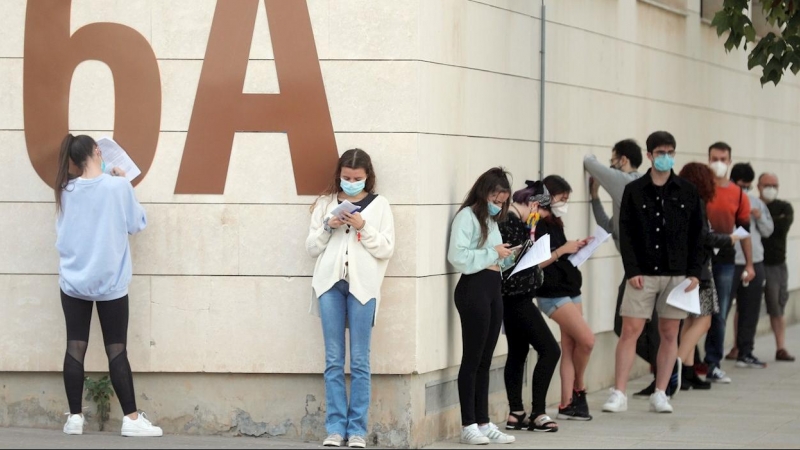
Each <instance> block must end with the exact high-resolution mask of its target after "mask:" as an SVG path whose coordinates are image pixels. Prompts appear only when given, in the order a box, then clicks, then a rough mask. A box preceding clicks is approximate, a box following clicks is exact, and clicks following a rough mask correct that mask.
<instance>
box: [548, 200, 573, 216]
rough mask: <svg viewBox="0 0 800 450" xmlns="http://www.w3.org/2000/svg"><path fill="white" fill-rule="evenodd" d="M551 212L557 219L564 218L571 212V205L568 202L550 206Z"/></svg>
mask: <svg viewBox="0 0 800 450" xmlns="http://www.w3.org/2000/svg"><path fill="white" fill-rule="evenodd" d="M550 211H552V213H553V215H554V216H556V217H564V216H566V215H567V212H568V211H569V205H568V204H567V202H560V203H556V204H554V205H550Z"/></svg>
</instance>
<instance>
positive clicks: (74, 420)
mask: <svg viewBox="0 0 800 450" xmlns="http://www.w3.org/2000/svg"><path fill="white" fill-rule="evenodd" d="M66 415H67V416H69V417H67V423H65V424H64V434H74V435H78V434H83V424H84V423H85V420H84V419H83V414H70V413H67V414H66Z"/></svg>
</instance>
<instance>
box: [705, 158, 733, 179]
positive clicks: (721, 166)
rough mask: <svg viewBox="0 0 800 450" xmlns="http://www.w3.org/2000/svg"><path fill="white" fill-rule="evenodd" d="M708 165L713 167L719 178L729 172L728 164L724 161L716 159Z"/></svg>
mask: <svg viewBox="0 0 800 450" xmlns="http://www.w3.org/2000/svg"><path fill="white" fill-rule="evenodd" d="M708 167H711V170H713V171H714V175H716V176H717V178H723V177H725V175H727V174H728V165H727V164H725V163H724V162H722V161H714V162H713V163H711V164H709V165H708Z"/></svg>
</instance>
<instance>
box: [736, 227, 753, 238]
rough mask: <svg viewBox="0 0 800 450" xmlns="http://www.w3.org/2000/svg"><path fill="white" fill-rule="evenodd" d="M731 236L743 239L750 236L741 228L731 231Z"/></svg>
mask: <svg viewBox="0 0 800 450" xmlns="http://www.w3.org/2000/svg"><path fill="white" fill-rule="evenodd" d="M733 234H734V235H735V236H741V237H743V238H746V237H747V236H750V233H748V232H747V230H745V229H744V228H742V227H738V228H736V229H735V230H733Z"/></svg>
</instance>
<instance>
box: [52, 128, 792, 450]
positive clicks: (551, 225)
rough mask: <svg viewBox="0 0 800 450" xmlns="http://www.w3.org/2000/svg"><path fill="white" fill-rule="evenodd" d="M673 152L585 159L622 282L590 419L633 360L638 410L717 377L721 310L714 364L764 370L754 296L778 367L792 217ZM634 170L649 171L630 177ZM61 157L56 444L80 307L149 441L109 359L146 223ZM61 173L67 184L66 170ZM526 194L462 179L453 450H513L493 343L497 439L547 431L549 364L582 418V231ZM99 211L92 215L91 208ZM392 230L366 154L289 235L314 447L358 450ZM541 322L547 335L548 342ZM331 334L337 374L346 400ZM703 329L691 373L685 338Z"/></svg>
mask: <svg viewBox="0 0 800 450" xmlns="http://www.w3.org/2000/svg"><path fill="white" fill-rule="evenodd" d="M676 151H677V143H676V141H675V138H674V137H673V136H672V135H671V134H670V133H668V132H664V131H658V132H655V133H652V134H651V135H650V136H649V137H648V138H647V140H646V152H645V154H644V155H643V153H642V149H641V148H640V147H639V145H638V144H637V143H636V142H635V141H634V140H632V139H627V140H623V141H620V142H618V143H617V144H616V145H615V146H614V147H613V148H612V150H611V160H610V166H606V165H604V164H602V163H600V162H598V160H597V158H595V157H594V156H587V157H586V158H585V160H584V167H585V169H586V171H587V172H588V173H589V174H590V175H591V177H592V178H591V181H590V186H589V191H590V196H591V203H592V211H593V213H594V216H595V219H596V222H597V223H598V225H600V226H601V227H602V228H604V229H606V230H607V231H608V232H610V233H611V235H612V237H613V240H614V242H615V244H616V246H617V248H618V250H619V251H620V253H621V255H622V262H623V266H624V270H625V276H624V279H623V280H622V282H621V284H620V286H619V289H618V295H617V307H616V311H617V314H616V316H617V318H616V320H615V325H614V329H615V331H616V333H617V334H618V336H619V342H618V345H617V349H616V358H615V384H614V387H613V388H612V389H611V395H610V397H609V399H608V401H607V402H606V403H605V404H604V405H603V408H602V409H603V411H605V412H610V413H621V412H624V411H626V410H627V409H628V401H627V393H626V387H627V382H628V378H629V375H630V371H631V367H632V365H633V363H634V360H635V358H636V355H639V356H640V357H641V358H643V359H645V360H646V361H647V362H648V363H649V364H650V365H651V367H652V371H653V374H654V381H653V383H652V384H651V385H650V386H649V387H647V388H646V389H644V390H642V391H640V392H638V393H636V394H634V395H637V396H646V397H648V398H649V400H650V409H651V411H654V412H658V413H671V412H673V407H672V405H671V403H670V400H671V397H673V396H674V395H675V394H676V393H677V392H678V391H679V390H688V389H692V388H694V389H710V388H711V383H712V382H716V383H730V382H732V380H731V378H730V377H729V376H728V374H726V373H725V372H724V371H722V369H721V368H720V364H719V363H720V361H721V359H722V358H723V354H724V349H723V348H722V346H723V342H724V335H725V323H726V320H727V314H728V312H729V311H730V309H731V300H732V299H733V298H735V299H736V313H735V314H736V327H735V330H734V333H735V334H736V345H735V347H734V348H733V349H732V350H731V353H729V354H728V358H733V359H736V361H737V362H736V365H737V367H746V368H764V367H766V363H764V362H762V361H760V360H759V359H758V358H757V357H756V356H755V349H754V348H753V343H754V337H755V325H756V324H757V323H758V314H759V310H760V302H761V297H762V295H765V296H766V302H767V311H768V313H769V315H770V321H771V324H772V328H773V330H774V332H775V339H776V343H777V344H778V352H777V354H776V360H778V361H794V357H793V356H792V355H791V354H790V353H789V352H788V350H787V349H786V348H785V344H784V332H785V324H784V322H783V319H782V316H783V312H784V308H785V306H786V303H787V299H788V290H787V284H788V282H787V278H788V275H787V267H786V239H787V234H788V231H789V228H790V227H791V225H792V221H793V211H792V207H791V204H789V203H788V202H784V201H782V200H779V199H778V198H777V197H778V188H779V185H778V178H777V176H775V175H774V174H770V173H763V174H761V175H760V176H759V177H758V178H757V179H756V177H755V173H754V170H753V168H752V167H750V166H749V165H747V164H737V165H734V166H733V167H732V169H731V168H730V166H731V153H732V150H731V148H730V146H728V145H727V144H725V143H723V142H717V143H715V144H713V145H711V147H710V148H709V161H708V164H705V163H697V162H692V163H689V164H687V165H685V166H684V167H683V168H682V170H680V172H679V174H676V173H675V170H674V163H675V154H676ZM645 158H646V159H647V160H648V161H649V163H650V166H651V167H650V168H649V169H648V170H647V171H646V172H645V173H641V172H639V167H640V166H641V164H642V163H643V161H644V159H645ZM60 159H61V161H60V171H59V175H58V180H57V183H56V187H55V199H56V208H57V213H58V214H57V231H58V233H57V234H58V236H57V244H56V245H57V248H58V251H59V255H60V270H59V274H60V277H59V283H60V287H61V299H62V305H63V309H64V315H65V321H66V324H67V350H66V354H65V359H64V385H65V389H66V392H67V398H68V400H69V405H70V414H69V416H68V419H67V423H66V424H65V426H64V432H65V433H67V434H82V432H83V426H84V418H83V415H82V413H81V411H82V406H81V392H82V386H83V358H84V355H85V352H86V348H87V345H88V336H89V323H90V321H91V315H92V309H93V306H94V304H96V305H97V309H98V314H99V316H100V322H101V326H102V328H103V330H102V331H103V338H104V341H105V345H106V352H107V354H108V359H109V371H110V374H111V380H112V382H113V387H114V390H115V392H116V394H117V397H118V399H119V401H120V404H121V406H122V409H123V413H124V414H125V417H124V418H123V424H122V435H124V436H160V435H161V434H162V431H161V429H160V428H158V427H156V426H154V425H153V424H152V423H150V422H149V421H148V420H147V418H146V415H145V414H144V413H140V412H139V411H138V410H137V408H136V402H135V395H134V387H133V377H132V371H131V367H130V364H129V363H128V360H127V353H126V351H125V348H126V342H127V323H128V296H127V294H128V292H127V291H128V285H129V283H130V280H131V277H132V270H131V259H130V246H129V244H128V235H129V234H135V233H138V232H139V231H142V230H143V229H144V228H145V226H146V224H147V221H146V216H145V212H144V209H143V208H142V207H141V205H140V204H139V203H138V202H137V200H136V198H135V195H134V192H133V189H132V187H131V185H130V183H129V182H127V181H126V180H125V179H124V173H122V172H121V171H120V170H119V169H116V168H114V169H112V170H110V171H107V170H106V168H105V167H104V166H105V162H104V161H103V159H102V153H101V151H100V150H99V149H98V147H97V144H96V143H95V142H94V140H92V139H91V138H90V137H88V136H72V135H68V136H67V137H66V138H65V139H64V142H63V144H62V149H61V154H60ZM70 165H72V166H73V167H76V168H77V169H78V172H79V173H77V174H73V173H70ZM729 172H730V174H731V176H730V178H729V177H728V173H729ZM753 183H756V185H757V188H758V195H756V193H755V191H753V190H752V186H753ZM525 184H526V186H525V187H524V188H522V189H520V190H517V191H512V188H511V185H512V183H511V181H510V174H509V173H508V172H506V171H505V170H504V169H502V168H499V167H496V168H492V169H489V170H488V171H486V172H485V173H483V174H482V175H481V176H480V177H479V178H478V179H477V180H476V181H475V183H474V185H473V186H472V188H471V189H470V191H469V192H468V193H467V195H466V196H465V199H464V202H463V204H462V205H461V207H460V209H459V210H458V213H457V214H456V215H455V218H454V219H453V221H452V224H451V229H450V237H449V246H448V252H447V259H448V261H449V262H450V263H451V264H452V266H453V267H455V268H456V270H458V272H460V273H461V277H460V279H459V281H458V284H457V286H456V288H455V293H454V303H455V305H454V306H455V308H456V309H457V310H458V313H459V317H460V321H461V329H462V343H463V353H462V361H461V367H460V370H459V374H458V394H459V399H460V403H461V421H462V425H463V428H462V432H461V442H462V443H464V444H490V443H493V444H510V443H513V442H514V441H515V438H514V436H513V435H511V434H508V433H505V432H503V431H501V429H500V427H498V426H497V425H495V424H493V423H492V422H491V420H490V417H489V375H490V367H491V363H492V358H493V354H494V350H495V347H496V345H497V342H498V340H499V338H500V334H501V331H502V332H503V333H504V334H505V338H506V340H507V342H508V349H509V352H508V357H507V362H506V366H505V372H504V379H505V386H506V391H507V395H508V401H509V415H508V418H507V421H506V423H505V428H506V429H507V430H521V429H527V430H530V431H537V432H557V431H558V429H559V427H558V424H557V423H556V421H555V420H553V419H552V418H551V417H550V416H549V415H548V414H547V412H546V410H545V399H546V396H547V392H548V389H549V386H550V383H551V380H552V377H553V375H554V374H555V370H556V366H558V362H559V360H560V361H561V366H560V377H561V399H560V404H559V407H558V415H557V419H559V420H578V421H586V420H592V418H593V417H592V415H591V414H590V411H589V406H588V403H587V401H586V383H585V378H584V377H585V371H586V367H587V365H588V363H589V360H590V357H591V354H592V350H593V346H594V333H593V331H592V330H591V327H590V326H589V324H588V323H587V321H586V320H585V319H584V317H583V297H582V295H581V294H582V284H583V282H582V274H581V271H580V270H579V269H578V268H577V267H576V266H575V265H573V264H572V262H571V261H570V260H569V257H570V255H572V254H574V253H577V252H578V251H579V250H580V249H581V248H583V247H585V246H586V245H588V244H589V243H590V242H591V240H592V237H585V238H581V239H577V240H575V239H568V238H567V235H566V233H565V227H564V221H565V220H566V218H567V214H568V211H569V198H570V195H571V194H572V192H573V189H572V187H571V186H570V184H569V183H568V182H567V180H565V179H564V178H563V177H561V176H558V175H550V176H548V177H546V178H544V179H543V180H539V181H526V183H525ZM600 188H603V189H605V190H606V191H607V192H608V193H609V195H610V196H611V200H612V205H613V214H612V216H611V217H608V215H607V214H606V213H605V211H604V209H603V205H602V203H601V201H600V198H599V189H600ZM98 204H103V205H105V206H104V207H103V208H97V207H96V205H98ZM737 228H742V229H743V230H745V231H747V233H742V232H741V231H736V230H737ZM394 234H395V232H394V220H393V216H392V211H391V207H390V203H389V202H388V200H387V199H386V198H385V197H383V196H381V195H379V194H378V193H377V173H376V170H375V168H374V167H373V165H372V161H371V159H370V157H369V155H368V154H367V152H365V151H364V150H361V149H351V150H347V151H346V152H344V154H342V155H341V157H340V158H339V161H338V164H337V167H336V168H335V170H334V171H333V173H332V174H331V180H330V185H329V187H328V189H327V190H326V192H325V193H323V194H322V195H320V196H319V198H317V199H316V201H315V202H314V204H313V205H312V206H311V219H310V223H309V231H308V237H307V239H306V241H305V246H306V251H307V253H308V254H309V256H311V257H312V258H316V265H315V268H314V274H313V279H312V289H313V294H314V295H313V300H312V305H311V311H312V312H313V313H315V314H317V315H318V316H319V317H320V320H321V325H322V334H323V338H324V345H325V372H324V383H325V395H326V406H327V409H326V419H325V427H326V430H327V433H328V437H327V438H326V439H325V440H324V442H323V444H324V445H325V446H330V447H341V446H343V445H347V446H349V447H351V448H364V447H366V437H367V434H368V424H367V417H368V411H369V406H370V387H371V371H370V345H371V335H372V328H373V326H374V325H375V323H376V319H377V316H378V311H379V305H380V299H381V285H382V282H383V278H384V275H385V272H386V268H387V265H388V262H389V260H390V258H391V257H392V255H393V253H394V248H395V235H394ZM545 235H548V236H549V240H550V248H549V250H550V257H549V258H548V259H547V260H545V261H543V262H541V263H539V264H538V265H535V266H533V267H530V268H527V269H525V270H521V271H519V272H518V273H515V274H513V275H512V274H511V273H512V271H513V268H514V267H515V265H516V264H517V263H518V262H519V258H520V256H521V255H522V254H523V253H524V252H525V251H527V250H528V249H530V248H531V246H532V245H534V244H535V243H536V242H537V241H538V240H539V239H541V238H543V237H544V236H545ZM687 280H688V281H687ZM687 283H688V285H687ZM679 285H681V286H684V285H686V287H685V290H686V292H690V291H693V290H694V289H695V288H698V289H699V298H700V305H699V306H700V313H699V314H691V315H690V314H689V313H688V312H687V311H684V310H682V309H678V308H676V307H675V306H672V305H671V304H668V303H667V301H666V300H667V296H668V295H669V293H670V292H671V291H672V290H673V289H675V288H676V287H677V286H679ZM544 316H547V317H548V318H550V319H552V320H553V321H555V322H556V323H557V324H558V326H559V328H560V331H561V345H560V346H559V344H558V342H557V341H556V339H555V337H554V336H553V334H552V332H551V331H550V328H549V327H548V325H547V322H546V320H545V318H544ZM348 329H349V332H348V331H347V330H348ZM346 334H349V336H350V338H349V351H350V370H351V374H352V376H351V383H350V389H349V400H348V389H347V386H346V381H345V360H346V359H345V355H346V353H347V345H346V342H347V341H346V339H345V335H346ZM704 334H705V335H706V341H705V357H704V360H703V362H701V361H700V359H699V348H698V347H699V346H698V344H699V341H700V339H701V338H702V336H703V335H704ZM530 346H532V347H533V348H534V350H536V352H537V353H538V355H539V357H538V358H537V362H536V365H535V368H534V370H533V376H532V378H531V381H530V384H531V389H532V392H531V400H532V403H531V409H530V412H529V413H528V412H527V411H526V409H525V405H524V403H525V402H524V401H523V392H522V385H523V379H524V370H525V362H526V359H527V356H528V352H529V348H530ZM701 375H705V379H703V378H701V377H700V376H701Z"/></svg>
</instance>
